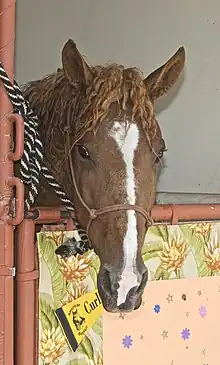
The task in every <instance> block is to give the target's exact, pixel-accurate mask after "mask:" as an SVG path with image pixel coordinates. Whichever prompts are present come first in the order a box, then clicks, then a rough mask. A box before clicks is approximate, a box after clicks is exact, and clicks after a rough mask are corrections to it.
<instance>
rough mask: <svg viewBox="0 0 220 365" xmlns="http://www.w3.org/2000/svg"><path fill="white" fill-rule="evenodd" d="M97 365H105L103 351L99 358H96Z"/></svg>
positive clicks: (99, 353) (99, 352)
mask: <svg viewBox="0 0 220 365" xmlns="http://www.w3.org/2000/svg"><path fill="white" fill-rule="evenodd" d="M95 365H103V356H102V352H101V350H99V351H98V356H96V358H95Z"/></svg>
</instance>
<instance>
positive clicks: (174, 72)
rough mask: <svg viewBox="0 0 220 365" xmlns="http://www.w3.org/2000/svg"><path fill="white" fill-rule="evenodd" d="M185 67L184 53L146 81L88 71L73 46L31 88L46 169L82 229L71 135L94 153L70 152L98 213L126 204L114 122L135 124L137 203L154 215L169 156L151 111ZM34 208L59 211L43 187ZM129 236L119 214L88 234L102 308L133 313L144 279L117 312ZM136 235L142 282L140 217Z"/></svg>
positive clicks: (116, 71)
mask: <svg viewBox="0 0 220 365" xmlns="http://www.w3.org/2000/svg"><path fill="white" fill-rule="evenodd" d="M184 62H185V51H184V48H183V47H181V48H180V49H179V50H178V51H177V52H176V53H175V54H174V56H173V57H172V58H170V59H169V60H168V61H167V62H166V63H165V64H164V65H163V66H161V67H160V68H158V69H157V70H156V71H154V72H153V73H151V74H150V75H149V76H148V77H147V78H145V79H144V78H143V77H142V74H141V73H140V72H139V71H138V70H137V69H135V68H129V69H126V68H124V67H123V66H121V65H117V64H111V65H107V66H95V67H90V66H89V65H88V64H87V63H86V62H85V60H84V59H83V57H82V56H81V55H80V53H79V51H78V49H77V48H76V45H75V43H74V42H73V41H72V40H69V41H68V42H67V43H66V44H65V46H64V48H63V51H62V63H63V69H61V70H59V71H57V72H56V73H54V74H52V75H49V76H47V77H45V78H43V79H42V80H38V81H33V82H30V83H29V84H28V85H26V88H25V97H26V98H27V99H28V100H29V101H30V104H31V106H32V108H33V109H34V111H35V113H36V114H37V115H38V116H39V120H40V135H41V139H42V142H43V144H44V156H45V162H46V164H47V166H48V167H49V168H50V169H51V170H52V171H53V173H54V176H55V177H56V179H57V181H58V182H59V183H60V185H61V186H62V187H63V188H64V190H65V191H66V193H67V194H68V196H69V198H70V199H71V200H72V201H73V203H74V206H75V210H76V215H77V218H78V220H79V222H80V223H81V225H82V226H83V227H86V224H87V222H88V214H87V212H86V211H85V209H84V208H83V207H82V205H81V204H80V202H79V200H78V198H77V196H76V194H75V192H74V189H73V185H72V181H71V176H70V173H69V166H68V158H67V156H68V153H69V151H68V149H67V144H66V138H67V134H70V138H71V142H72V143H74V142H76V140H77V141H78V143H79V144H80V145H83V146H84V147H86V148H87V150H88V151H89V158H88V159H83V158H82V157H81V156H80V154H79V147H74V148H73V150H72V151H71V152H70V153H71V157H72V161H73V167H74V170H75V174H76V179H77V185H78V188H79V191H80V194H81V195H82V197H83V199H84V200H85V201H86V203H87V205H88V206H89V207H91V208H96V209H98V208H101V207H106V206H109V205H114V204H123V203H125V202H126V187H125V169H124V166H123V163H122V160H121V158H120V155H119V153H118V151H117V149H116V147H115V144H114V141H113V140H112V138H110V136H109V130H110V128H111V127H112V125H113V122H114V121H115V120H118V121H121V123H125V124H126V125H127V128H129V123H137V126H138V128H139V133H140V140H139V144H138V150H137V152H136V154H135V159H134V171H135V179H136V182H137V186H136V198H137V201H136V204H137V205H139V206H141V207H143V208H144V209H145V210H147V211H150V209H151V207H152V205H153V203H154V200H155V191H156V168H155V163H156V160H157V157H158V155H159V154H160V153H161V152H162V150H163V149H164V144H163V140H162V136H161V131H160V127H159V125H158V123H157V120H156V118H155V114H154V107H153V104H154V100H155V99H157V98H158V97H160V96H161V95H163V94H164V93H166V92H167V91H168V90H169V89H170V88H171V87H172V86H173V85H174V84H175V82H176V81H177V79H178V76H179V74H180V73H181V71H182V69H183V67H184ZM36 204H38V205H43V206H45V205H46V206H47V205H50V206H51V205H52V206H54V205H58V204H59V200H58V198H57V197H56V196H55V194H54V193H53V192H51V190H50V189H48V186H47V184H46V183H45V182H44V181H43V180H42V181H41V189H40V194H39V197H38V199H37V202H36ZM126 229H127V218H126V212H114V213H111V214H107V215H103V216H102V217H100V218H99V219H97V220H96V221H95V222H94V223H93V225H92V227H91V231H90V240H91V241H92V244H93V247H94V249H95V250H96V252H97V254H98V255H99V257H100V260H101V270H100V274H99V289H100V294H101V296H102V300H103V303H104V306H105V307H106V309H107V310H110V311H117V310H128V311H130V310H133V309H134V308H136V307H137V306H138V305H139V304H140V301H141V295H142V292H143V289H144V286H145V284H146V280H147V276H146V275H145V279H143V280H144V281H143V282H142V283H141V285H140V288H139V290H136V291H135V294H134V292H133V293H132V295H131V298H130V299H129V298H128V302H127V303H125V305H124V306H122V307H121V308H117V305H116V299H117V286H118V281H119V280H120V274H121V271H122V266H123V247H122V244H123V237H124V236H125V233H126ZM137 229H138V255H137V260H136V268H135V269H136V270H137V271H138V272H139V274H140V275H141V276H142V275H144V273H146V268H145V266H144V264H143V261H142V258H141V248H142V244H143V239H144V235H145V227H144V220H143V217H141V216H139V215H138V214H137ZM106 267H108V275H107V276H108V277H106ZM103 268H104V269H103ZM103 270H104V271H103Z"/></svg>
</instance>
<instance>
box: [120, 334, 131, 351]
mask: <svg viewBox="0 0 220 365" xmlns="http://www.w3.org/2000/svg"><path fill="white" fill-rule="evenodd" d="M132 342H133V340H132V338H131V336H125V337H124V338H123V340H122V345H124V347H127V348H128V349H129V347H131V346H132Z"/></svg>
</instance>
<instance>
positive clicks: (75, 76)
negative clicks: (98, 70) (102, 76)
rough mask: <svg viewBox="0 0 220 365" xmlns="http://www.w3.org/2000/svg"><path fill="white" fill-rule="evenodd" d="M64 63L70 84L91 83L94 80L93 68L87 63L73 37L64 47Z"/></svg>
mask: <svg viewBox="0 0 220 365" xmlns="http://www.w3.org/2000/svg"><path fill="white" fill-rule="evenodd" d="M62 63H63V69H64V73H65V75H66V77H67V79H68V81H69V83H70V84H75V83H76V82H80V83H81V84H84V85H89V84H90V83H91V82H92V79H93V73H92V69H91V67H90V66H89V65H88V64H87V63H86V61H85V60H84V58H83V57H82V55H81V54H80V52H79V51H78V49H77V47H76V44H75V42H73V40H72V39H69V40H68V41H67V42H66V44H65V45H64V47H63V50H62Z"/></svg>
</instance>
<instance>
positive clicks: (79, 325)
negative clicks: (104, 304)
mask: <svg viewBox="0 0 220 365" xmlns="http://www.w3.org/2000/svg"><path fill="white" fill-rule="evenodd" d="M72 316H73V318H72V321H73V323H74V324H75V326H76V329H77V331H80V330H81V329H82V328H83V325H84V324H85V318H84V317H81V316H80V314H79V313H78V311H77V308H76V309H75V310H73V311H72Z"/></svg>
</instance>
